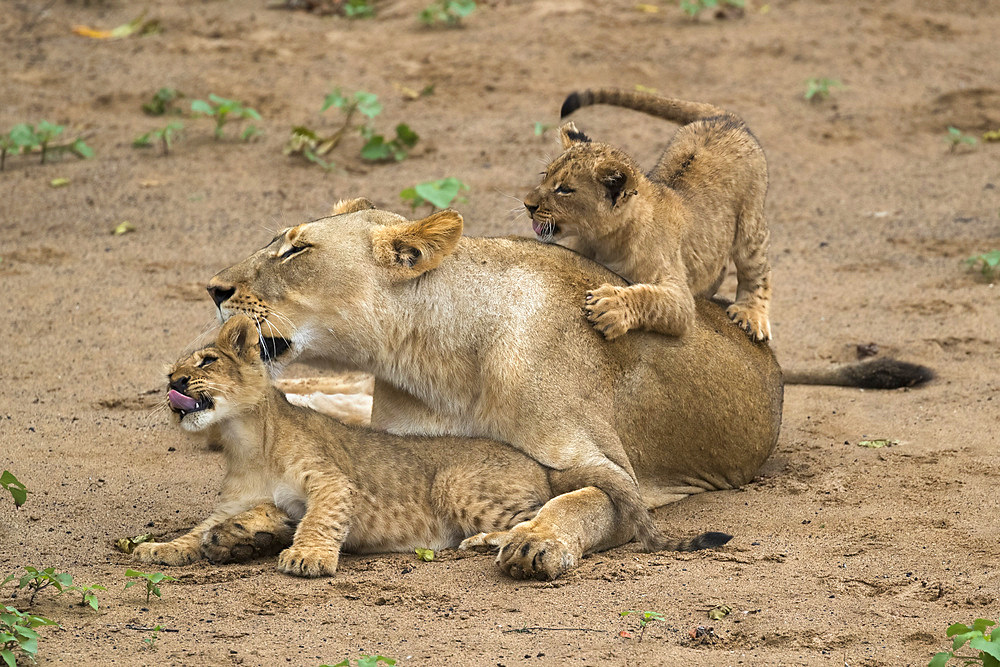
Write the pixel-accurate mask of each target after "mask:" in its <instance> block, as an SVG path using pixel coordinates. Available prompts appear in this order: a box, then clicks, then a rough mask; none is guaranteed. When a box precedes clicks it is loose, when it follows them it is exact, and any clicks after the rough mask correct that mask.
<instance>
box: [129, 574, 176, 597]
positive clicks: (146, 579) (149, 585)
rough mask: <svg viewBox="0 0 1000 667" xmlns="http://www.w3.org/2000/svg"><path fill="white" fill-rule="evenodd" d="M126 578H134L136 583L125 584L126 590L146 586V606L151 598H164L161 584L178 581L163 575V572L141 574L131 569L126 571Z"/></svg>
mask: <svg viewBox="0 0 1000 667" xmlns="http://www.w3.org/2000/svg"><path fill="white" fill-rule="evenodd" d="M125 576H126V577H134V578H136V581H130V582H128V583H127V584H125V588H130V587H132V586H135V585H136V584H139V583H141V584H144V585H145V586H146V604H149V596H150V595H155V596H156V597H163V596H162V595H160V584H162V583H166V582H169V581H177V580H176V579H174V578H173V577H171V576H168V575H166V574H163V573H162V572H153V573H152V574H150V573H146V572H139V571H138V570H133V569H131V568H129V569H128V570H125Z"/></svg>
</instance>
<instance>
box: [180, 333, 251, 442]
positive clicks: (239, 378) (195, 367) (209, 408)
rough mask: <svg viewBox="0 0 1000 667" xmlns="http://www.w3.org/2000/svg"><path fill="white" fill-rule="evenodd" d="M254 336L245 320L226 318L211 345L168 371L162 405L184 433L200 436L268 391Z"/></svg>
mask: <svg viewBox="0 0 1000 667" xmlns="http://www.w3.org/2000/svg"><path fill="white" fill-rule="evenodd" d="M258 338H259V333H258V331H257V327H256V325H255V324H254V322H253V321H252V320H251V319H250V318H249V317H246V316H245V315H239V316H236V317H233V318H231V319H230V320H229V321H228V322H226V323H225V325H224V326H223V327H222V330H221V331H220V332H219V336H218V338H217V339H216V341H215V343H213V344H212V345H209V346H207V347H203V348H202V349H200V350H195V351H194V352H192V353H191V354H189V355H188V356H186V357H184V358H183V359H181V360H180V361H178V362H177V363H176V364H174V365H173V367H171V369H170V373H169V374H168V376H167V382H168V384H167V403H168V404H169V405H170V409H171V410H172V411H173V412H174V414H176V415H177V421H178V423H179V424H180V426H181V428H183V429H184V430H186V431H201V430H204V429H205V428H207V427H208V426H210V425H212V424H218V423H219V422H222V421H224V420H225V419H228V418H231V417H233V416H236V415H238V414H239V413H241V412H243V411H246V410H249V409H251V408H253V407H254V406H255V405H257V404H258V403H259V402H260V400H261V399H262V398H263V397H264V396H265V395H266V392H267V391H268V390H269V387H270V376H269V374H268V371H267V368H266V367H265V366H264V363H263V361H262V360H261V356H260V343H259V340H258Z"/></svg>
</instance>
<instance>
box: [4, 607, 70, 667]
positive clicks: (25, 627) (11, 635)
mask: <svg viewBox="0 0 1000 667" xmlns="http://www.w3.org/2000/svg"><path fill="white" fill-rule="evenodd" d="M43 625H56V626H58V625H59V624H58V623H56V622H55V621H52V620H49V619H47V618H45V617H44V616H35V615H34V614H27V613H24V612H21V611H18V610H17V609H15V608H14V607H7V606H5V607H4V611H3V612H2V613H0V658H3V661H4V663H5V664H6V665H7V667H17V653H16V652H15V651H20V652H21V653H22V654H24V655H26V656H28V657H29V658H31V660H32V661H34V660H35V656H36V655H37V654H38V633H37V632H35V628H38V627H41V626H43Z"/></svg>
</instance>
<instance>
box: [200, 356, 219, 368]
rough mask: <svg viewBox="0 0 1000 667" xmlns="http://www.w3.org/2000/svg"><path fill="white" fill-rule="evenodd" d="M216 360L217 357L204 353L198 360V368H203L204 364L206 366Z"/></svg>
mask: <svg viewBox="0 0 1000 667" xmlns="http://www.w3.org/2000/svg"><path fill="white" fill-rule="evenodd" d="M218 360H219V358H218V357H212V356H209V355H205V356H204V357H202V358H201V361H199V362H198V368H204V367H205V366H208V365H209V364H213V363H215V362H216V361H218Z"/></svg>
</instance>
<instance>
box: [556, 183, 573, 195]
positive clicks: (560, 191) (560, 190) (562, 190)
mask: <svg viewBox="0 0 1000 667" xmlns="http://www.w3.org/2000/svg"><path fill="white" fill-rule="evenodd" d="M573 192H576V190H574V189H573V188H570V187H567V186H565V185H562V184H560V185H557V186H556V194H557V195H568V194H571V193H573Z"/></svg>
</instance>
